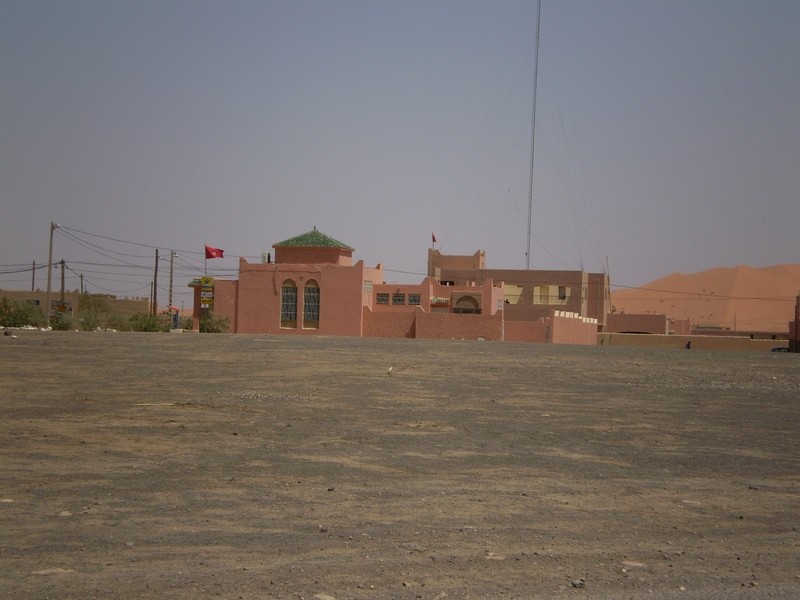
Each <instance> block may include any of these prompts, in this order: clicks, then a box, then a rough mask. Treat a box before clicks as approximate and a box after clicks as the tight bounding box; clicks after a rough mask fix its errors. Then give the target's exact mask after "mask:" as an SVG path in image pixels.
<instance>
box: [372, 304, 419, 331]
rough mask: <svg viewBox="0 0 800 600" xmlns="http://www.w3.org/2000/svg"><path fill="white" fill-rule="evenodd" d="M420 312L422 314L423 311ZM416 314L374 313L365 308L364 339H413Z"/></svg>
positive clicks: (409, 312)
mask: <svg viewBox="0 0 800 600" xmlns="http://www.w3.org/2000/svg"><path fill="white" fill-rule="evenodd" d="M419 312H422V311H421V310H420V311H419ZM415 319H416V313H414V312H411V311H408V312H405V311H404V312H383V311H379V312H373V311H371V310H370V309H369V308H366V307H365V308H364V332H363V334H362V335H363V336H364V337H385V338H413V337H414V333H415V328H414V324H415Z"/></svg>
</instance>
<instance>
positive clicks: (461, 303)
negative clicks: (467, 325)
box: [453, 296, 481, 315]
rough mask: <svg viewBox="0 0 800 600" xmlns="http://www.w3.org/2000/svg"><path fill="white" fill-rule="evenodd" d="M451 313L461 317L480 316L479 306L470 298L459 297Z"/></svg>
mask: <svg viewBox="0 0 800 600" xmlns="http://www.w3.org/2000/svg"><path fill="white" fill-rule="evenodd" d="M453 312H454V313H457V314H461V315H479V314H481V305H480V304H479V303H478V301H477V300H476V299H475V298H473V297H472V296H461V298H459V299H458V300H456V304H455V306H453Z"/></svg>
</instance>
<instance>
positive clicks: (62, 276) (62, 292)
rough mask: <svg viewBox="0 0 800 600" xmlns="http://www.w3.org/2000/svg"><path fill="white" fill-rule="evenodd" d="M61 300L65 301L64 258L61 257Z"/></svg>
mask: <svg viewBox="0 0 800 600" xmlns="http://www.w3.org/2000/svg"><path fill="white" fill-rule="evenodd" d="M61 302H64V259H63V258H62V259H61Z"/></svg>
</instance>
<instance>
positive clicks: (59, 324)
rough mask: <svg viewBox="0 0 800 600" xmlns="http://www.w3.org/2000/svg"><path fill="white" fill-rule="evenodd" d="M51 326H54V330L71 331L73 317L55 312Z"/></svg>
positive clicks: (51, 319) (51, 318)
mask: <svg viewBox="0 0 800 600" xmlns="http://www.w3.org/2000/svg"><path fill="white" fill-rule="evenodd" d="M50 327H52V328H53V331H69V330H70V329H72V318H71V317H68V316H66V315H62V314H61V313H55V314H54V315H53V316H51V317H50Z"/></svg>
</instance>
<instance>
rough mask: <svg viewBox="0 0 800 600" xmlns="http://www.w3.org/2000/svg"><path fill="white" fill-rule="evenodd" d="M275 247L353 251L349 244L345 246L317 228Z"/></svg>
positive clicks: (279, 243)
mask: <svg viewBox="0 0 800 600" xmlns="http://www.w3.org/2000/svg"><path fill="white" fill-rule="evenodd" d="M274 246H275V247H276V248H277V247H278V246H292V247H295V248H342V249H344V250H351V251H352V250H353V249H352V248H351V247H350V246H348V245H347V244H343V243H342V242H340V241H338V240H335V239H333V238H332V237H331V236H329V235H325V234H324V233H322V232H321V231H318V230H317V228H316V227H314V229H312V230H311V231H309V232H307V233H301V234H300V235H296V236H294V237H293V238H289V239H288V240H284V241H282V242H278V243H277V244H275V245H274Z"/></svg>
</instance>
